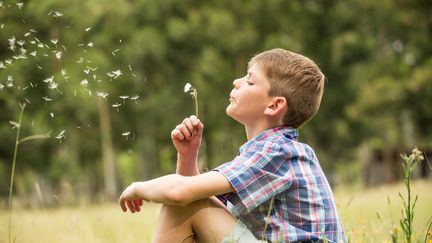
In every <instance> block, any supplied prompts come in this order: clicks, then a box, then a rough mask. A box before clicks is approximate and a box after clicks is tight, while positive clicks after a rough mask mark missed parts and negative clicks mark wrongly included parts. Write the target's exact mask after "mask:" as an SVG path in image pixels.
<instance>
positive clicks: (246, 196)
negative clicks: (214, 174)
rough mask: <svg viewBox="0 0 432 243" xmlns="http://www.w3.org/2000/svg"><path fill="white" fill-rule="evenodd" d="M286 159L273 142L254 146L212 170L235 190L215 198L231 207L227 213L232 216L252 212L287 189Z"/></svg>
mask: <svg viewBox="0 0 432 243" xmlns="http://www.w3.org/2000/svg"><path fill="white" fill-rule="evenodd" d="M289 156H290V153H289V152H287V151H283V150H282V149H281V148H280V146H279V145H278V144H277V143H273V142H270V141H264V142H259V143H257V144H256V145H255V146H254V147H253V148H251V149H248V150H247V151H245V152H242V153H241V154H240V155H238V156H237V157H236V158H234V160H232V161H231V162H227V163H225V164H222V165H221V166H219V167H217V168H215V169H214V170H215V171H219V172H220V173H222V174H223V175H224V176H225V177H226V178H227V180H228V181H229V183H230V184H231V186H232V187H233V188H234V191H235V192H232V193H227V194H224V195H220V196H218V198H219V199H220V200H221V201H222V202H224V203H225V204H226V201H230V202H231V203H232V204H233V207H232V208H231V209H230V210H231V212H232V213H233V214H234V215H240V214H244V213H248V212H250V211H252V210H253V209H255V208H256V207H257V206H259V205H260V204H261V203H263V202H266V201H268V200H270V199H271V198H272V197H273V196H274V195H277V194H279V193H280V192H282V191H284V190H286V189H287V188H289V187H290V186H291V184H292V180H293V178H294V174H293V173H292V172H291V171H290V170H289V165H288V163H287V160H288V159H289Z"/></svg>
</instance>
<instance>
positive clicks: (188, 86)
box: [183, 83, 198, 117]
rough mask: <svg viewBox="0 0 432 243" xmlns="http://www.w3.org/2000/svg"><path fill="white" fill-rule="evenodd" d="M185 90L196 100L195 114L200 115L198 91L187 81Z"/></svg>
mask: <svg viewBox="0 0 432 243" xmlns="http://www.w3.org/2000/svg"><path fill="white" fill-rule="evenodd" d="M183 91H184V92H185V93H189V94H190V95H191V96H192V98H193V99H194V101H195V116H196V117H198V91H197V90H196V89H195V88H194V87H193V86H192V85H191V84H190V83H186V84H185V86H184V88H183Z"/></svg>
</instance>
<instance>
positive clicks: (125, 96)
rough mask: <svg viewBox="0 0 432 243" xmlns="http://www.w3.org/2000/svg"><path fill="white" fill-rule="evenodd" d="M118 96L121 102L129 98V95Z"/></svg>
mask: <svg viewBox="0 0 432 243" xmlns="http://www.w3.org/2000/svg"><path fill="white" fill-rule="evenodd" d="M119 97H120V99H122V100H123V104H124V103H125V101H126V99H127V98H129V96H127V95H121V96H119Z"/></svg>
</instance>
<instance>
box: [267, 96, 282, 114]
mask: <svg viewBox="0 0 432 243" xmlns="http://www.w3.org/2000/svg"><path fill="white" fill-rule="evenodd" d="M286 108H287V102H286V99H285V97H282V96H276V97H274V98H272V100H271V102H270V103H269V105H268V106H267V108H266V109H265V110H264V114H265V115H269V116H275V115H281V114H282V113H283V112H284V111H285V110H286Z"/></svg>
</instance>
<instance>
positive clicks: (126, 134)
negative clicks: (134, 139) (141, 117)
mask: <svg viewBox="0 0 432 243" xmlns="http://www.w3.org/2000/svg"><path fill="white" fill-rule="evenodd" d="M130 133H131V132H124V133H122V136H129V134H130Z"/></svg>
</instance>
